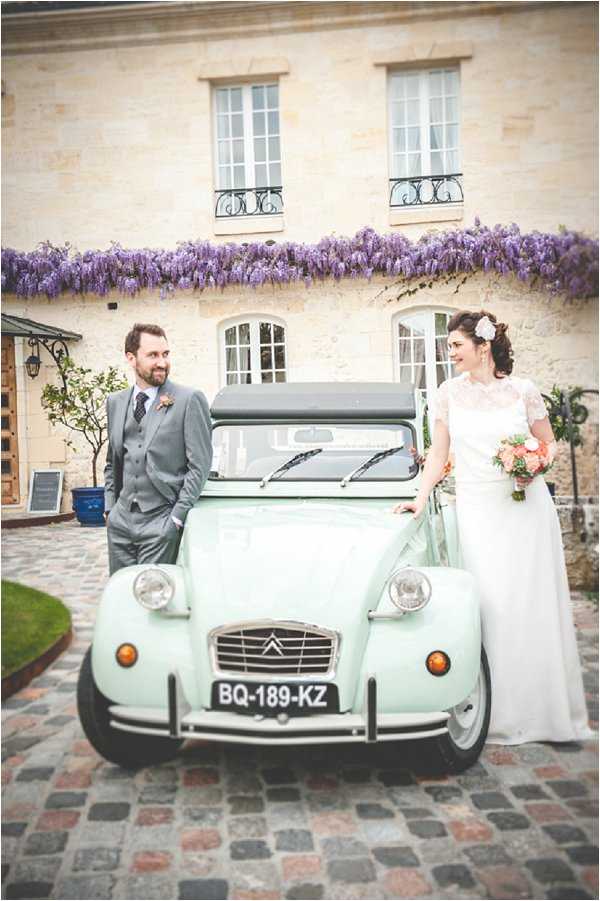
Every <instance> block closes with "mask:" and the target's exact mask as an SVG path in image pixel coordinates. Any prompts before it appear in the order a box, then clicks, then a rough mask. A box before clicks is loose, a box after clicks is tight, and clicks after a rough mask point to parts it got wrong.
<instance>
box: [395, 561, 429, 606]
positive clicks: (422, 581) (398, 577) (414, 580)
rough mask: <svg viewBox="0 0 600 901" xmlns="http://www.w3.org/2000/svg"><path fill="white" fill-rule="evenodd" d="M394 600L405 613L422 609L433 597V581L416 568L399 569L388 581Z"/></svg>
mask: <svg viewBox="0 0 600 901" xmlns="http://www.w3.org/2000/svg"><path fill="white" fill-rule="evenodd" d="M388 592H389V595H390V598H391V599H392V602H393V603H394V604H395V605H396V607H398V609H399V610H402V611H403V612H404V613H413V612H414V611H416V610H422V609H423V607H425V606H426V604H428V603H429V599H430V597H431V582H430V581H429V579H428V578H427V576H425V575H424V574H423V573H421V572H419V571H418V570H416V569H399V570H398V572H395V573H394V574H393V575H392V577H391V579H390V581H389V582H388Z"/></svg>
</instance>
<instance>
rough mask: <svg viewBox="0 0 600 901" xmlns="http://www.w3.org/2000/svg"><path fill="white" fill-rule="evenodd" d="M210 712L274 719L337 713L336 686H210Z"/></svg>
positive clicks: (242, 683) (283, 684)
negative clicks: (225, 711)
mask: <svg viewBox="0 0 600 901" xmlns="http://www.w3.org/2000/svg"><path fill="white" fill-rule="evenodd" d="M212 708H213V710H230V711H232V712H233V713H245V714H257V713H260V714H261V715H262V716H277V715H278V714H279V713H287V714H288V715H289V716H306V715H309V714H313V713H337V712H338V709H339V702H338V691H337V685H329V684H327V685H323V684H318V683H309V684H300V685H299V684H289V685H288V684H286V683H274V682H213V687H212Z"/></svg>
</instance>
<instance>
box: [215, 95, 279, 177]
mask: <svg viewBox="0 0 600 901" xmlns="http://www.w3.org/2000/svg"><path fill="white" fill-rule="evenodd" d="M255 87H262V88H264V89H265V91H266V89H267V88H269V87H276V88H277V115H278V120H279V131H278V133H277V135H269V133H268V130H267V131H265V134H264V135H258V136H256V135H255V134H254V122H253V112H254V110H253V107H252V89H253V88H255ZM236 88H239V89H240V90H241V92H242V138H243V144H244V185H242V186H240V187H235V185H234V181H235V178H234V175H233V165H234V164H233V156H232V157H231V159H230V162H229V164H228V165H229V171H230V172H231V176H232V177H231V181H232V184H231V186H229V187H227V186H223V187H221V184H220V170H221V166H220V164H219V142H220V141H221V140H223V139H221V138H219V115H220V114H219V109H218V102H217V94H218V92H219V91H220V90H227V91H231V90H234V89H236ZM279 88H280V85H279V79H278V78H275V79H272V78H268V79H264V80H262V81H247V82H246V81H236V82H232V83H231V84H213V85H212V122H213V142H212V143H213V181H214V190H215V192H220V191H243V190H247V191H257V190H268V189H269V188H282V187H283V173H281V168H282V163H283V160H282V152H281V104H280V96H279ZM267 109H268V108H267V107H265V112H266V111H267ZM228 115H229V121H231V109H229V113H228ZM267 129H268V126H267ZM255 137H259V138H260V137H263V138H264V140H265V143H266V158H268V156H269V154H268V141H269V137H277V138H278V139H279V160H278V161H271V160H269V162H268V163H267V161H266V159H265V162H264V165H265V166H266V169H267V175H268V176H269V177H268V179H267V180H268V181H269V182H270V174H269V170H270V166H271V165H272V164H277V163H278V165H279V168H280V174H281V178H280V183H279V184H266V185H260V186H258V185H256V166H257V163H256V160H255V156H254V139H255ZM228 140H229V142H230V146H231V142H232V141H233V138H232V135H231V134H230V135H229V138H228ZM258 165H262V164H261V163H258Z"/></svg>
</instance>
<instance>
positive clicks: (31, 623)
mask: <svg viewBox="0 0 600 901" xmlns="http://www.w3.org/2000/svg"><path fill="white" fill-rule="evenodd" d="M70 625H71V614H70V613H69V611H68V610H67V608H66V607H65V606H64V604H63V603H61V601H59V600H58V599H57V598H53V597H51V596H50V595H49V594H44V592H43V591H36V590H35V588H27V587H26V586H25V585H18V584H17V583H16V582H8V581H5V580H4V579H3V580H2V678H4V677H5V676H9V675H10V674H11V673H14V672H15V670H18V669H20V668H21V667H22V666H25V664H27V663H30V662H31V661H32V660H35V659H36V658H37V657H39V656H40V655H41V654H43V653H44V651H47V650H48V648H49V647H50V646H51V645H53V644H54V642H55V641H56V640H57V639H58V638H60V636H61V635H64V633H65V632H67V631H68V629H69V626H70Z"/></svg>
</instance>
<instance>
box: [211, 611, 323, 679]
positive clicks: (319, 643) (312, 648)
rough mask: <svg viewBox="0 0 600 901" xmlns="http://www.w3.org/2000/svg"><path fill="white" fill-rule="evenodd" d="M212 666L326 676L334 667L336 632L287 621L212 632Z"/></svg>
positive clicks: (256, 672)
mask: <svg viewBox="0 0 600 901" xmlns="http://www.w3.org/2000/svg"><path fill="white" fill-rule="evenodd" d="M211 638H212V645H213V648H214V652H215V663H216V668H217V669H218V670H219V671H220V672H222V673H246V674H250V675H253V676H259V675H260V676H270V677H271V678H273V677H286V676H288V677H289V676H306V675H320V676H326V675H328V674H330V673H331V671H332V670H333V668H334V662H335V657H336V651H337V635H336V633H335V632H329V631H328V630H326V629H316V628H315V627H313V626H304V625H303V624H299V625H295V624H291V623H285V624H282V623H273V624H255V625H252V624H250V623H249V624H247V625H246V624H245V625H243V626H240V625H236V626H230V627H229V628H222V629H217V630H215V631H214V632H213V633H212V636H211Z"/></svg>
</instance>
